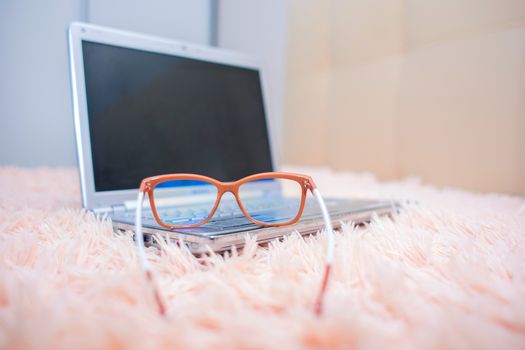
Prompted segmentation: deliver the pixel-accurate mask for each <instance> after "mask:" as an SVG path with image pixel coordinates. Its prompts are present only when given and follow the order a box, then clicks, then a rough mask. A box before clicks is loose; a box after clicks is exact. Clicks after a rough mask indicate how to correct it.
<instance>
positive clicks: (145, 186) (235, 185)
mask: <svg viewBox="0 0 525 350" xmlns="http://www.w3.org/2000/svg"><path fill="white" fill-rule="evenodd" d="M264 179H285V180H291V181H295V182H297V183H298V184H299V186H300V187H301V190H302V194H301V203H300V205H299V210H298V212H297V215H296V216H295V217H294V218H293V219H292V220H290V221H286V222H281V223H268V222H262V221H258V220H256V219H254V218H253V217H251V216H250V214H249V213H248V212H247V211H246V209H245V208H244V205H243V203H242V200H241V199H240V197H239V187H241V186H242V185H243V184H246V183H248V182H252V181H257V180H264ZM173 180H198V181H202V182H206V183H209V184H210V185H214V186H215V187H216V188H217V198H216V199H215V203H214V204H213V209H212V210H211V211H210V214H209V215H208V217H206V218H205V219H204V220H202V221H199V222H198V223H195V224H191V225H178V226H177V225H175V226H174V225H168V224H166V223H165V222H163V221H162V220H161V219H160V217H159V215H158V212H157V207H156V205H155V196H154V194H153V192H154V190H155V187H157V185H158V184H160V183H163V182H166V181H173ZM316 187H317V186H316V185H315V183H314V181H313V180H312V178H311V177H310V176H308V175H302V174H294V173H280V172H268V173H260V174H255V175H250V176H247V177H244V178H242V179H240V180H237V181H233V182H221V181H217V180H215V179H213V178H211V177H207V176H203V175H197V174H169V175H158V176H152V177H148V178H146V179H144V180H142V182H141V184H140V191H141V192H144V193H147V194H148V198H149V202H150V206H151V211H152V212H153V217H154V218H155V220H156V221H157V223H158V224H159V225H161V226H162V227H165V228H169V229H177V228H191V227H198V226H202V225H204V224H206V223H207V222H208V221H210V220H211V218H212V217H213V215H214V214H215V212H216V211H217V208H218V206H219V203H220V201H221V198H222V196H223V195H224V194H225V193H227V192H231V193H232V194H233V196H234V197H235V200H236V201H237V205H238V206H239V208H240V209H241V211H242V213H243V214H244V215H245V216H246V218H247V219H248V220H250V221H251V222H253V223H254V224H257V225H259V226H265V227H278V226H287V225H293V224H295V223H296V222H297V221H299V219H300V218H301V215H302V214H303V210H304V205H305V202H306V195H307V193H308V191H311V192H312V194H313V190H314V189H315V188H316Z"/></svg>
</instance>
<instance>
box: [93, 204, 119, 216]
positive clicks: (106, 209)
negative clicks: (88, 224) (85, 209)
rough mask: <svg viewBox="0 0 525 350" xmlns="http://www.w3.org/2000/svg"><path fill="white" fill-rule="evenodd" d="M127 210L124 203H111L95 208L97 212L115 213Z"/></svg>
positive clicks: (94, 210)
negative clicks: (107, 205)
mask: <svg viewBox="0 0 525 350" xmlns="http://www.w3.org/2000/svg"><path fill="white" fill-rule="evenodd" d="M124 211H126V207H125V206H124V204H117V205H110V206H109V207H98V208H95V209H93V212H94V213H95V214H114V213H121V212H124Z"/></svg>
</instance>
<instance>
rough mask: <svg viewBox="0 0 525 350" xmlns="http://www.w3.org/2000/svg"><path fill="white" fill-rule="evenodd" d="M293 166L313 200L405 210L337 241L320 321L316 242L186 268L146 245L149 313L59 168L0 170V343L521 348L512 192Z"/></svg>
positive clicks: (524, 324) (101, 225)
mask: <svg viewBox="0 0 525 350" xmlns="http://www.w3.org/2000/svg"><path fill="white" fill-rule="evenodd" d="M299 170H300V171H302V172H307V173H310V174H311V175H312V176H313V177H314V179H316V181H317V183H318V185H319V187H320V189H321V191H322V192H323V194H324V195H325V196H328V195H339V196H355V197H372V198H374V197H380V198H397V199H412V200H417V201H418V202H419V204H417V205H411V206H408V207H407V208H406V209H405V210H403V211H402V213H400V214H399V215H397V216H396V217H395V219H394V220H389V219H379V220H375V221H374V222H372V223H371V224H370V225H368V226H366V227H360V228H355V227H353V226H352V225H351V224H347V225H346V226H345V227H344V229H343V230H342V232H340V233H338V234H337V236H336V254H335V261H336V263H335V266H334V269H333V276H332V277H333V278H332V280H331V281H330V284H329V287H328V292H327V302H326V310H325V314H324V315H323V316H322V317H321V318H316V317H315V316H314V313H313V307H314V301H315V297H316V293H317V291H318V287H319V282H320V278H321V273H322V267H323V264H322V258H323V255H324V249H325V239H324V235H323V234H321V235H319V236H317V237H310V238H307V239H303V238H301V237H300V236H298V235H297V234H294V235H291V236H290V237H289V238H287V239H286V240H285V241H284V242H274V243H273V244H271V245H270V247H268V248H260V247H257V246H256V245H255V244H254V241H253V240H252V239H247V247H246V249H245V250H244V251H243V252H242V253H240V252H233V254H231V255H229V256H226V257H223V256H216V255H213V256H210V257H208V258H205V259H204V261H201V262H199V261H198V260H197V259H196V258H194V257H193V256H192V255H191V254H189V253H188V252H187V251H185V250H183V249H180V248H177V247H176V246H174V245H164V247H163V249H162V251H160V252H159V251H157V250H155V249H151V248H150V249H149V250H148V255H149V259H150V260H151V262H152V265H153V267H154V269H155V271H156V276H157V279H158V282H159V284H160V288H161V291H162V293H163V295H164V297H165V299H166V300H167V304H168V316H167V317H166V318H161V317H159V315H158V314H157V313H156V309H155V307H154V304H153V301H152V299H151V297H150V294H149V290H148V289H147V287H146V285H145V282H144V278H143V275H142V273H141V271H140V269H139V268H138V263H137V258H136V256H135V250H134V245H133V242H132V240H131V238H130V237H129V236H127V235H115V234H113V232H112V229H111V223H110V222H109V221H106V220H101V219H97V218H95V217H94V216H93V215H91V214H89V213H86V212H84V211H83V210H82V209H81V208H80V200H79V197H80V195H79V186H78V176H77V173H76V171H75V170H72V169H36V170H23V169H17V168H1V169H0V348H2V349H34V348H38V349H83V348H89V349H122V348H130V349H133V348H151V349H153V348H181V349H187V348H228V349H267V348H279V349H310V348H320V349H351V348H363V349H364V348H377V349H379V348H380V349H383V348H403V349H443V348H460V349H465V348H475V349H494V348H501V349H520V348H521V349H524V348H525V201H524V200H523V198H517V197H510V196H504V195H498V194H484V195H481V194H472V193H468V192H463V191H459V190H454V189H436V188H433V187H430V186H425V185H422V184H420V183H419V182H418V181H417V180H414V179H408V180H405V181H401V182H392V183H380V182H378V181H376V180H375V179H374V178H373V177H372V176H370V175H363V174H361V175H360V174H350V173H331V172H330V171H328V170H323V169H299Z"/></svg>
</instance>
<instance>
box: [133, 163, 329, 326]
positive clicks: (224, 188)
mask: <svg viewBox="0 0 525 350" xmlns="http://www.w3.org/2000/svg"><path fill="white" fill-rule="evenodd" d="M263 179H286V180H292V181H295V182H297V183H298V184H299V185H300V186H301V191H302V196H301V204H300V207H299V210H298V212H297V215H296V217H294V218H293V219H292V220H290V221H288V222H283V223H265V222H261V221H258V220H256V219H254V218H252V217H251V216H250V215H249V214H248V212H247V211H246V209H245V208H244V205H243V204H242V200H241V199H240V198H239V187H240V186H242V185H243V184H245V183H247V182H251V181H256V180H263ZM170 180H199V181H203V182H208V183H210V184H212V185H215V186H216V187H217V198H216V199H215V203H214V206H213V209H212V211H211V212H210V214H209V215H208V217H207V218H206V219H204V220H202V221H200V222H198V223H195V224H192V225H186V226H170V225H166V224H165V223H164V222H162V220H160V218H159V215H158V213H157V208H156V206H155V198H154V195H153V191H154V189H155V187H156V186H157V185H158V184H159V183H162V182H165V181H170ZM308 191H310V192H311V193H312V195H314V197H315V198H316V199H317V201H318V203H319V206H320V208H321V212H322V215H323V220H324V222H325V229H326V233H327V236H328V246H327V254H326V258H325V269H324V274H323V278H322V281H321V288H320V290H319V294H318V296H317V300H316V303H315V314H316V315H318V316H320V315H321V313H322V309H323V298H324V294H325V291H326V287H327V285H328V279H329V276H330V271H331V265H332V261H333V255H334V237H333V228H332V223H331V220H330V215H329V213H328V210H327V209H326V205H325V203H324V200H323V198H322V196H321V194H320V192H319V189H318V188H317V186H316V185H315V183H314V181H313V180H312V178H311V177H310V176H308V175H302V174H294V173H280V172H270V173H260V174H255V175H250V176H247V177H245V178H242V179H240V180H237V181H234V182H220V181H217V180H215V179H213V178H210V177H207V176H203V175H197V174H170V175H158V176H152V177H148V178H145V179H144V180H142V182H141V184H140V189H139V193H138V197H137V207H136V213H135V235H136V237H135V244H136V247H137V253H138V257H139V262H140V264H141V266H142V268H143V269H144V272H145V274H146V279H147V280H148V281H149V282H150V286H151V287H152V292H153V295H154V297H155V301H156V303H157V306H158V310H159V313H160V314H161V315H165V314H166V305H165V303H164V301H163V299H162V297H161V294H160V291H159V289H158V287H157V285H156V283H155V280H154V277H153V272H152V269H151V267H150V265H149V262H148V259H147V257H146V253H145V246H144V235H143V233H142V202H143V200H144V195H145V194H146V193H147V194H148V197H149V200H150V206H151V210H152V212H153V215H154V217H155V220H156V221H157V222H158V223H159V224H160V225H161V226H163V227H165V228H169V229H174V228H190V227H196V226H201V225H204V224H205V223H206V222H208V221H209V220H210V219H211V218H212V217H213V215H214V213H215V211H216V210H217V207H218V205H219V202H220V200H221V198H222V196H223V195H224V194H225V193H226V192H231V193H233V195H234V196H235V199H236V201H237V204H238V205H239V208H240V209H241V211H242V212H243V214H244V215H245V216H246V217H247V218H248V219H249V220H250V221H251V222H253V223H255V224H257V225H260V226H267V227H272V226H273V227H275V226H286V225H292V224H294V223H296V222H297V221H299V219H300V218H301V215H302V213H303V210H304V205H305V202H306V194H307V193H308Z"/></svg>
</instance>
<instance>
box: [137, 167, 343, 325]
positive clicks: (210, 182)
mask: <svg viewBox="0 0 525 350" xmlns="http://www.w3.org/2000/svg"><path fill="white" fill-rule="evenodd" d="M184 189H191V191H184ZM308 191H310V192H311V193H312V194H313V195H314V197H315V198H316V199H317V202H318V203H319V207H320V208H321V212H322V215H323V219H324V223H325V228H326V233H327V238H328V249H327V254H326V258H325V270H324V276H323V279H322V282H321V288H320V291H319V294H318V297H317V301H316V304H315V313H316V314H317V315H320V314H321V313H322V305H323V297H324V294H325V290H326V286H327V284H328V277H329V275H330V269H331V264H332V260H333V250H334V239H333V231H332V223H331V220H330V216H329V214H328V210H327V209H326V205H325V203H324V200H323V198H322V196H321V194H320V192H319V190H318V189H317V186H316V185H315V183H314V181H313V180H312V178H311V177H310V176H308V175H301V174H292V173H279V172H270V173H261V174H255V175H251V176H247V177H245V178H242V179H240V180H238V181H234V182H221V181H217V180H215V179H213V178H210V177H207V176H202V175H196V174H170V175H159V176H153V177H148V178H146V179H144V180H142V182H141V184H140V189H139V194H138V198H137V207H136V212H135V235H136V237H135V242H136V246H137V252H138V256H139V260H140V263H141V265H142V267H143V269H144V271H145V273H146V278H147V280H148V281H149V282H150V284H151V286H152V289H153V294H154V297H155V301H156V303H157V306H158V310H159V313H160V314H162V315H164V314H165V312H166V307H165V304H164V302H163V300H162V298H161V295H160V292H159V290H158V288H157V286H156V283H155V281H154V278H153V273H152V270H151V267H150V265H149V263H148V260H147V259H146V254H145V250H144V249H145V248H144V236H143V233H142V206H143V201H144V197H145V195H147V196H148V199H149V204H150V207H151V211H152V213H153V216H154V218H155V220H156V221H157V223H158V224H159V225H160V226H162V227H165V228H168V229H184V228H192V227H198V226H202V225H204V224H206V223H208V222H209V221H210V220H212V218H213V217H214V215H215V214H216V213H217V209H218V207H219V203H220V202H221V198H222V196H223V195H224V194H225V193H227V192H230V193H232V194H233V196H234V198H235V201H236V204H237V206H238V207H239V209H240V210H241V212H242V213H243V214H244V216H245V217H246V218H247V219H248V220H249V221H251V222H253V223H254V224H257V225H259V226H264V227H276V226H285V225H292V224H294V223H296V222H297V221H299V219H300V218H301V215H302V213H303V210H304V206H305V203H306V196H307V193H308ZM283 193H284V194H286V195H287V198H295V203H294V202H290V200H289V199H288V200H287V201H286V202H285V205H284V206H283V203H284V202H283V201H282V197H281V196H282V194H283ZM188 196H190V197H191V198H187V197H188ZM188 199H191V200H192V203H195V202H198V204H194V206H195V209H194V210H192V211H191V217H188V213H181V212H180V211H181V203H184V202H187V201H188ZM275 205H277V207H276V206H275ZM182 210H183V209H182Z"/></svg>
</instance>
